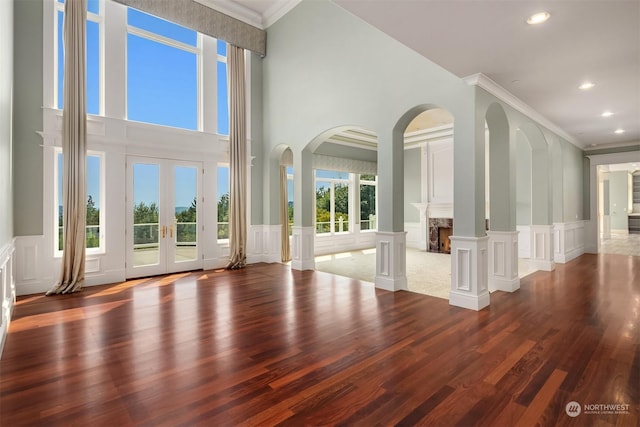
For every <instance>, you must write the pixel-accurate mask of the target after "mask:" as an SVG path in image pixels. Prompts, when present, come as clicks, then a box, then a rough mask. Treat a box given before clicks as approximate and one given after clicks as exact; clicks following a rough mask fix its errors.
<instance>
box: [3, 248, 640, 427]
mask: <svg viewBox="0 0 640 427" xmlns="http://www.w3.org/2000/svg"><path fill="white" fill-rule="evenodd" d="M639 313H640V257H630V256H622V255H599V256H596V255H584V256H582V257H580V258H578V259H576V260H574V261H572V262H570V263H567V264H564V265H557V267H556V270H555V271H554V272H550V273H548V272H537V273H534V274H532V275H530V276H527V277H525V278H524V279H522V282H521V289H520V290H519V291H517V292H515V293H512V294H507V293H501V292H496V293H493V294H492V295H491V305H490V307H489V308H488V309H485V310H483V311H481V312H473V311H469V310H464V309H460V308H456V307H451V306H449V305H448V302H447V301H446V300H443V299H439V298H432V297H428V296H424V295H420V294H414V293H410V292H396V293H390V292H385V291H379V290H376V289H374V288H373V286H372V285H370V284H368V283H361V282H358V281H357V280H352V279H347V278H343V277H338V276H333V275H330V274H327V273H320V272H299V271H291V270H290V269H289V268H288V267H287V266H282V265H276V264H273V265H270V264H256V265H250V266H249V267H248V268H246V269H244V270H239V271H223V272H213V271H206V272H194V273H183V274H176V275H170V276H164V277H155V278H148V279H139V280H133V281H129V282H126V283H121V284H115V285H109V286H99V287H91V288H86V289H85V290H83V291H82V292H81V293H80V294H75V295H69V296H56V297H43V296H27V297H20V298H19V299H18V302H17V305H16V307H15V310H14V313H13V320H12V322H11V325H10V329H9V334H8V336H7V340H6V344H5V348H4V353H3V355H2V359H1V360H0V425H3V426H4V425H6V426H23V425H47V426H55V425H64V426H67V425H94V426H98V425H119V426H127V425H148V426H156V425H169V426H174V425H189V426H191V425H207V426H227V425H229V426H237V425H277V424H282V425H294V426H298V425H337V424H341V425H366V426H371V425H384V426H387V425H429V426H432V425H464V426H466V425H486V426H514V425H525V426H533V425H536V424H539V425H549V426H551V425H575V426H582V425H612V426H613V425H618V426H631V425H638V421H639V413H640V409H639V402H640V391H639V387H640V350H639V340H640V337H639V332H638V327H639V324H640V320H639ZM572 401H575V402H578V403H579V404H580V405H589V404H592V405H593V404H620V405H628V409H626V410H623V411H618V412H620V413H612V414H609V413H601V414H596V413H586V412H585V411H583V413H581V414H580V415H578V416H577V417H570V416H568V415H567V412H566V406H567V404H568V403H569V402H572ZM623 407H624V406H623Z"/></svg>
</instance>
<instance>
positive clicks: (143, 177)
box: [130, 163, 166, 267]
mask: <svg viewBox="0 0 640 427" xmlns="http://www.w3.org/2000/svg"><path fill="white" fill-rule="evenodd" d="M132 167H133V212H131V213H132V214H133V230H132V231H133V233H132V234H133V235H132V236H131V237H130V238H131V239H132V240H133V266H134V267H141V266H147V265H158V264H160V237H161V232H162V230H160V221H159V219H160V218H159V213H160V165H159V164H146V163H134V164H133V165H132ZM165 233H166V231H165Z"/></svg>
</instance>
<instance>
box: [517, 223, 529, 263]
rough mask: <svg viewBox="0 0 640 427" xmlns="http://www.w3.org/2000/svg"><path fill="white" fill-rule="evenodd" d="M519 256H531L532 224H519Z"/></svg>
mask: <svg viewBox="0 0 640 427" xmlns="http://www.w3.org/2000/svg"><path fill="white" fill-rule="evenodd" d="M516 230H517V231H518V258H531V226H529V225H518V226H517V227H516Z"/></svg>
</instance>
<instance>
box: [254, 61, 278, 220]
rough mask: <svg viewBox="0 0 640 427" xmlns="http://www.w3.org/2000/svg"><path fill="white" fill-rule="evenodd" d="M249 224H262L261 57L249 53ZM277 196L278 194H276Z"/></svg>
mask: <svg viewBox="0 0 640 427" xmlns="http://www.w3.org/2000/svg"><path fill="white" fill-rule="evenodd" d="M250 58H251V59H250V61H251V156H252V157H253V158H254V159H255V160H253V161H252V162H251V224H253V225H259V224H262V223H263V222H262V206H263V205H262V203H263V198H264V197H268V196H269V195H266V196H265V195H264V194H263V192H262V181H263V176H262V172H263V167H262V161H261V160H262V158H263V156H264V153H263V150H262V145H263V143H262V58H260V57H259V56H258V55H256V54H251V57H250ZM278 197H279V195H278Z"/></svg>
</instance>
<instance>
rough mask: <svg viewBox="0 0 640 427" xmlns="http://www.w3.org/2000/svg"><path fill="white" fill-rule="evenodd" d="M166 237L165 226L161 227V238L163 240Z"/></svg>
mask: <svg viewBox="0 0 640 427" xmlns="http://www.w3.org/2000/svg"><path fill="white" fill-rule="evenodd" d="M166 235H167V226H166V225H163V226H162V238H163V239H164V238H165V237H166Z"/></svg>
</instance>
